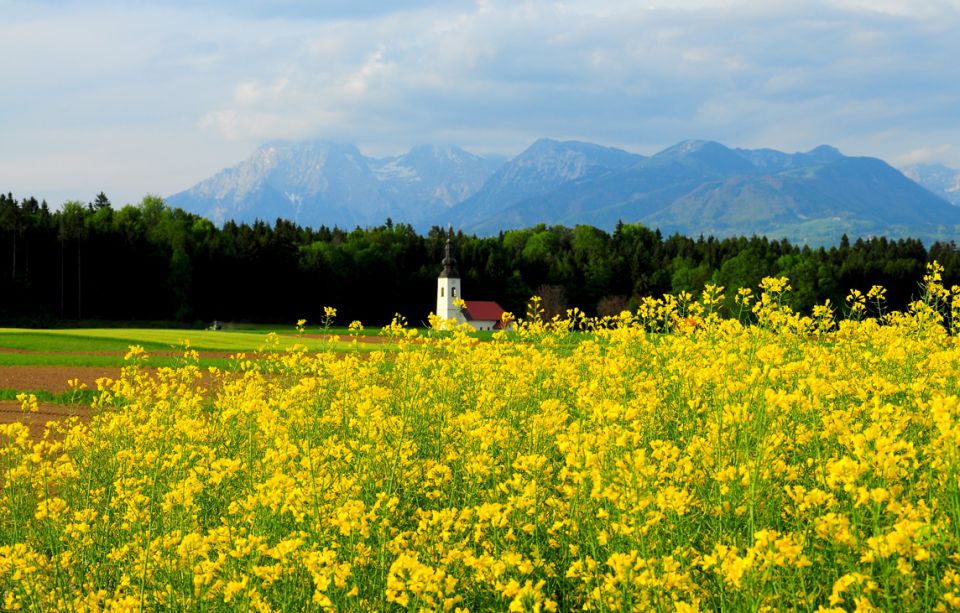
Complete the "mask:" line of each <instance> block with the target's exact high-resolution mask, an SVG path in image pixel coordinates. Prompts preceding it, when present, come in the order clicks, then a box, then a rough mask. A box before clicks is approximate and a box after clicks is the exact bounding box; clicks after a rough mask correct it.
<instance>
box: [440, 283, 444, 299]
mask: <svg viewBox="0 0 960 613" xmlns="http://www.w3.org/2000/svg"><path fill="white" fill-rule="evenodd" d="M440 297H441V298H443V286H440Z"/></svg>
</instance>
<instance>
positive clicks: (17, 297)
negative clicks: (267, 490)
mask: <svg viewBox="0 0 960 613" xmlns="http://www.w3.org/2000/svg"><path fill="white" fill-rule="evenodd" d="M446 238H447V236H446V232H445V231H444V230H443V229H441V228H433V229H432V230H431V231H430V232H428V233H427V234H426V236H421V235H419V234H418V233H416V232H415V231H414V230H413V229H412V228H411V227H410V226H409V225H406V224H394V223H392V222H391V221H390V220H387V222H386V223H385V224H384V225H381V226H378V227H373V228H365V229H364V228H356V229H354V230H344V229H340V228H327V227H320V228H318V229H312V228H304V227H301V226H298V225H296V224H294V223H292V222H290V221H286V220H281V219H278V220H276V222H274V224H273V225H270V224H267V223H264V222H256V223H254V224H252V225H248V224H237V223H233V222H227V223H226V224H224V225H223V227H221V228H217V227H216V226H215V225H214V224H213V223H211V222H210V221H209V220H207V219H204V218H202V217H199V216H197V215H193V214H190V213H187V212H185V211H183V210H180V209H174V208H169V207H167V206H166V205H165V204H164V202H163V200H162V199H161V198H159V197H156V196H147V197H145V198H144V199H143V200H142V201H141V202H140V203H139V204H138V205H135V206H134V205H127V206H124V207H122V208H119V209H115V208H114V207H113V206H112V205H111V203H110V201H109V199H108V198H107V197H106V196H105V195H104V194H102V193H101V194H99V195H98V196H97V197H96V199H95V200H94V201H93V202H90V203H82V202H77V201H71V202H67V203H65V204H64V205H63V207H61V208H60V209H59V210H51V209H50V207H49V206H48V205H47V203H46V202H38V201H37V200H36V199H35V198H26V199H23V200H19V201H18V200H17V199H16V198H14V196H13V195H12V194H7V195H2V194H0V323H4V324H19V325H58V324H69V323H70V322H76V321H81V320H86V321H91V320H114V321H168V322H172V321H176V322H180V323H183V324H187V325H200V324H203V323H206V322H209V321H211V320H214V319H219V320H227V321H262V322H284V321H289V322H292V321H295V320H296V319H298V318H301V317H306V318H307V319H312V320H313V321H317V320H319V319H320V314H321V313H322V308H323V306H325V305H330V306H335V307H337V308H338V309H339V312H340V317H341V319H343V320H347V321H349V320H352V319H360V320H361V321H363V322H365V323H369V324H380V323H384V322H386V321H388V320H389V319H390V318H391V317H392V316H393V314H394V313H401V314H403V315H405V316H406V317H407V318H408V320H410V321H411V322H414V323H419V322H423V321H426V318H427V314H428V313H429V312H430V311H431V310H432V309H433V308H434V291H435V288H436V278H437V274H438V273H439V271H440V260H441V259H442V257H443V245H444V243H445V241H446ZM455 242H456V248H457V257H458V259H459V262H460V272H461V275H462V277H463V291H464V294H465V296H466V297H467V298H468V299H471V298H474V299H487V300H496V301H498V302H500V303H501V304H502V305H503V306H504V307H505V308H507V309H508V310H512V311H514V312H517V313H522V312H523V310H524V306H525V304H526V303H527V301H528V300H529V298H530V297H531V296H532V295H533V294H535V293H540V294H546V295H548V296H550V300H548V301H547V302H548V303H549V306H551V307H552V308H554V309H558V308H562V307H568V306H569V307H573V306H576V307H579V308H580V309H582V310H584V311H586V312H587V313H590V314H596V313H598V312H600V313H601V314H603V313H604V312H610V311H616V310H618V309H620V308H629V307H631V306H633V305H635V304H636V302H637V300H638V299H639V298H640V297H642V296H646V295H661V294H664V293H668V292H679V291H689V292H693V293H697V292H699V291H700V290H701V289H702V288H703V287H704V285H705V284H707V283H714V284H719V285H722V286H724V287H726V288H738V287H756V286H757V284H758V283H759V282H760V280H761V279H762V278H763V277H764V276H771V275H776V276H781V275H783V276H787V277H789V278H790V281H791V285H792V286H793V292H792V294H791V296H790V300H791V301H792V306H793V307H795V308H797V309H800V310H809V309H810V308H811V307H812V306H813V305H814V304H817V303H822V302H823V301H824V300H825V299H827V298H829V299H830V300H831V302H832V303H833V304H834V305H838V307H839V306H841V305H843V299H844V297H845V296H846V294H847V291H848V290H849V289H860V290H862V291H866V290H867V289H869V288H870V286H872V285H874V284H877V285H883V286H885V287H886V288H887V290H888V301H889V306H890V307H891V308H903V307H904V306H905V305H906V304H907V302H908V301H909V300H910V299H911V298H913V297H915V296H916V294H917V289H918V282H919V281H920V279H921V277H922V275H923V272H924V267H925V265H926V262H928V261H930V260H934V259H936V260H938V261H939V262H940V263H941V264H943V266H944V267H945V274H944V281H945V283H946V284H947V285H948V286H949V285H951V284H954V283H960V254H958V251H957V247H956V245H955V244H954V243H953V242H950V243H935V244H933V245H931V246H929V248H928V247H925V246H924V245H923V244H922V243H921V242H920V241H919V240H914V239H902V240H888V239H886V238H873V239H867V240H862V239H858V240H856V241H854V242H851V241H848V240H846V239H844V240H843V241H841V243H840V244H839V245H837V246H834V247H831V248H829V249H824V248H817V249H811V248H809V247H806V246H797V245H791V244H790V243H788V242H787V241H786V240H771V239H768V238H764V237H751V238H745V237H738V238H724V239H717V238H714V237H702V236H701V237H699V238H690V237H685V236H680V235H674V236H669V237H664V236H662V235H661V234H660V233H659V232H658V231H656V230H651V229H649V228H646V227H644V226H641V225H638V224H620V225H618V226H617V228H616V229H615V230H614V231H613V232H612V233H608V232H605V231H603V230H599V229H597V228H594V227H591V226H577V227H575V228H567V227H562V226H550V227H548V226H544V225H539V226H536V227H533V228H527V229H523V230H511V231H507V232H502V233H500V234H499V235H498V236H493V237H477V236H472V235H465V234H463V233H458V234H457V236H456V239H455ZM732 294H733V292H728V295H732Z"/></svg>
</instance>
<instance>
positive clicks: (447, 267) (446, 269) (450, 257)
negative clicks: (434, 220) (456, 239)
mask: <svg viewBox="0 0 960 613" xmlns="http://www.w3.org/2000/svg"><path fill="white" fill-rule="evenodd" d="M443 253H444V256H443V272H441V273H440V278H441V279H444V278H447V279H459V278H460V271H459V270H457V258H456V257H455V256H454V254H453V226H452V225H451V226H450V228H449V229H448V235H447V246H446V247H445V248H444V250H443Z"/></svg>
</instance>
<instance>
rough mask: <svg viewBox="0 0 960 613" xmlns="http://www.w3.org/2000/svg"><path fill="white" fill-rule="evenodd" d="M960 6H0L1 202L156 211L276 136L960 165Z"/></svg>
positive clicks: (198, 1) (203, 2) (954, 0)
mask: <svg viewBox="0 0 960 613" xmlns="http://www.w3.org/2000/svg"><path fill="white" fill-rule="evenodd" d="M958 32H960V0H913V1H907V0H798V1H784V2H778V1H775V0H742V1H738V0H661V1H649V2H648V1H643V0H633V1H627V0H557V1H546V0H544V1H524V0H509V1H507V0H504V1H501V0H475V1H461V0H418V1H407V2H405V1H399V0H393V1H376V2H375V1H373V0H329V1H310V0H274V1H272V2H258V1H254V0H232V1H231V0H227V1H216V0H166V1H164V2H159V1H151V0H125V1H120V0H111V1H106V0H89V1H79V0H77V1H71V0H0V84H2V86H3V90H2V91H3V93H2V94H0V191H2V192H13V193H14V195H15V197H18V198H22V197H25V196H29V195H33V196H36V197H37V198H44V199H47V200H48V202H49V203H50V204H51V205H52V206H59V205H60V204H62V202H63V201H65V200H68V199H78V200H81V201H91V200H93V198H94V196H95V195H96V194H97V193H98V192H100V191H104V192H105V193H106V194H107V196H108V197H110V199H111V200H112V201H113V203H114V204H115V205H122V204H127V203H136V202H139V201H140V200H141V199H142V198H143V196H144V195H146V194H158V195H161V196H169V195H172V194H174V193H176V192H179V191H181V190H184V189H187V188H189V187H190V186H192V185H193V184H195V183H197V182H198V181H200V180H202V179H205V178H207V177H209V176H211V175H213V174H214V173H216V172H217V171H219V170H221V169H223V168H225V167H228V166H232V165H234V164H237V163H239V162H240V161H242V160H243V159H245V158H246V157H248V156H249V155H250V154H251V153H252V152H253V150H254V149H255V148H256V147H257V146H259V145H260V144H262V143H264V142H266V141H270V140H276V139H286V140H303V139H313V138H321V139H327V140H333V141H338V142H343V143H352V144H355V145H357V146H358V147H359V148H360V150H361V151H362V152H363V153H364V154H366V155H371V156H386V155H395V154H399V153H402V152H404V151H406V150H408V149H409V148H410V147H412V146H414V145H420V144H447V145H450V144H454V145H459V146H461V147H463V148H465V149H467V150H469V151H472V152H475V153H481V154H482V153H497V154H505V155H511V156H512V155H516V154H518V153H520V152H521V151H522V150H523V149H525V148H526V147H527V146H529V145H530V144H531V143H532V142H533V141H535V140H536V139H538V138H541V137H550V138H556V139H564V140H565V139H574V140H583V141H589V142H595V143H599V144H602V145H608V146H614V147H620V148H623V149H626V150H628V151H632V152H635V153H642V154H645V155H650V154H653V153H655V152H657V151H659V150H661V149H664V148H666V147H668V146H670V145H672V144H675V143H677V142H679V141H682V140H685V139H706V140H716V141H719V142H722V143H724V144H726V145H728V146H735V147H748V148H759V147H770V148H774V149H779V150H782V151H788V152H793V151H806V150H809V149H812V148H813V147H816V146H817V145H820V144H830V145H833V146H836V147H838V148H839V149H840V150H841V151H843V152H844V153H846V154H847V155H868V156H875V157H879V158H882V159H884V160H886V161H888V162H890V163H891V164H893V165H895V166H904V165H906V164H910V163H918V162H928V163H943V164H946V165H948V166H952V167H954V168H960V35H958Z"/></svg>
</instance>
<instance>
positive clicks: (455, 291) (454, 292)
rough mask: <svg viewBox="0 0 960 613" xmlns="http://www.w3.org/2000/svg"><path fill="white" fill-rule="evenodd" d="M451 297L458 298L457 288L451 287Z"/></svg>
mask: <svg viewBox="0 0 960 613" xmlns="http://www.w3.org/2000/svg"><path fill="white" fill-rule="evenodd" d="M450 297H451V298H456V297H457V288H455V287H451V288H450Z"/></svg>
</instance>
